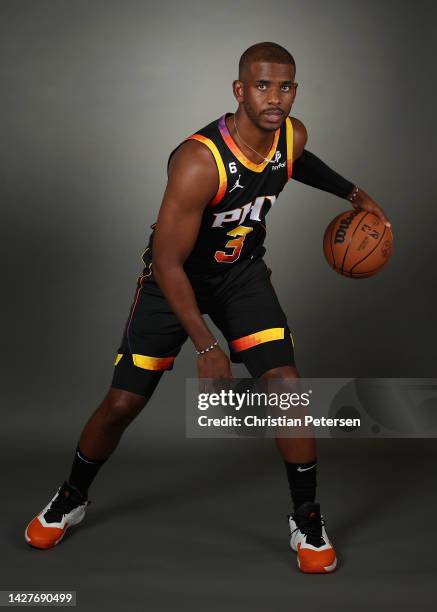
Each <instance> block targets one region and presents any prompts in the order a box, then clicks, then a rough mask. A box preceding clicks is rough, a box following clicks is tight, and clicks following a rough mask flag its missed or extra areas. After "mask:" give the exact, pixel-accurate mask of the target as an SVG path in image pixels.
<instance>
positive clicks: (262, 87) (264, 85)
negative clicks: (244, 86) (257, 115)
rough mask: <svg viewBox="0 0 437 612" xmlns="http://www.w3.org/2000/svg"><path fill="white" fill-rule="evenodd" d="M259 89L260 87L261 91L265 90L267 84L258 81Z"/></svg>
mask: <svg viewBox="0 0 437 612" xmlns="http://www.w3.org/2000/svg"><path fill="white" fill-rule="evenodd" d="M257 87H258V89H260V90H261V91H264V90H266V89H267V85H266V84H265V83H258V84H257Z"/></svg>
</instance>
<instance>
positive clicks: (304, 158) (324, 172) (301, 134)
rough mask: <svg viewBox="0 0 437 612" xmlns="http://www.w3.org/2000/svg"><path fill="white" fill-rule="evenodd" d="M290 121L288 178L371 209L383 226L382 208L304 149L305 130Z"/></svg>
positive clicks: (386, 219) (295, 120)
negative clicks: (290, 137)
mask: <svg viewBox="0 0 437 612" xmlns="http://www.w3.org/2000/svg"><path fill="white" fill-rule="evenodd" d="M292 123H293V174H292V178H294V179H295V180H296V181H299V182H301V183H305V185H310V186H311V187H316V188H317V189H322V190H323V191H327V192H329V193H332V194H334V195H336V196H338V197H340V198H345V199H347V200H349V202H351V203H352V205H353V207H354V208H356V209H360V210H365V211H367V212H371V213H373V214H374V215H376V216H377V217H379V218H380V219H381V221H382V222H383V223H384V225H386V226H387V227H391V223H390V221H389V220H388V218H387V217H386V215H385V213H384V211H383V210H382V208H381V207H380V206H378V204H377V203H376V202H375V201H374V200H372V198H371V197H370V196H369V195H368V194H367V193H366V192H365V191H364V190H363V189H360V188H359V187H357V186H355V185H354V184H353V183H351V182H350V181H347V180H346V179H345V178H343V177H342V176H340V174H337V172H335V171H334V170H332V169H331V168H330V167H329V166H327V165H326V164H325V163H324V162H323V161H322V160H321V159H319V158H318V157H316V156H315V155H314V154H313V153H311V152H310V151H307V150H306V149H305V145H306V143H307V140H308V133H307V131H306V128H305V126H304V124H303V123H302V122H301V121H299V119H295V118H294V117H293V118H292Z"/></svg>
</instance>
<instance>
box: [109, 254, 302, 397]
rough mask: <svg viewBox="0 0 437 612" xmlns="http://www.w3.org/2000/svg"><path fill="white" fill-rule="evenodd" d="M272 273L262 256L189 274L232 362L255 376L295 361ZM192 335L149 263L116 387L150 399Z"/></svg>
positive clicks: (122, 348) (125, 334)
mask: <svg viewBox="0 0 437 612" xmlns="http://www.w3.org/2000/svg"><path fill="white" fill-rule="evenodd" d="M270 274H271V271H270V270H269V268H268V267H267V266H266V264H265V262H264V260H263V259H262V257H259V258H257V259H254V260H250V259H248V260H243V261H241V262H237V263H236V264H233V266H232V268H231V269H230V270H227V271H225V272H223V273H219V274H214V275H209V276H207V275H202V276H198V277H195V276H194V275H189V279H190V281H191V284H192V286H193V290H194V293H195V296H196V300H197V303H198V306H199V309H200V311H201V313H202V314H208V315H209V317H210V318H211V320H212V321H213V323H214V324H215V325H216V326H217V327H218V328H219V329H220V330H221V332H222V333H223V335H224V337H225V338H226V340H227V342H228V347H229V354H230V359H231V361H232V362H234V363H244V365H245V366H246V368H247V369H248V371H249V373H250V376H252V377H254V378H258V377H260V376H261V375H262V374H263V373H264V372H266V371H267V370H270V369H272V368H276V367H279V366H294V365H295V362H294V343H293V338H292V335H291V332H290V329H289V327H288V324H287V318H286V316H285V314H284V312H283V310H282V308H281V306H280V304H279V301H278V298H277V296H276V293H275V290H274V288H273V286H272V283H271V281H270ZM187 337H188V336H187V333H186V331H185V329H184V328H183V327H182V325H181V323H180V322H179V320H178V319H177V318H176V315H175V314H174V313H173V311H172V309H171V307H170V305H169V304H168V302H167V300H166V298H165V297H164V295H163V293H162V292H161V289H160V288H159V287H158V285H157V284H156V282H155V280H154V278H153V263H149V264H148V265H147V266H146V267H145V268H144V270H143V272H142V274H141V276H140V277H139V278H138V281H137V287H136V291H135V295H134V300H133V303H132V306H131V308H130V313H129V317H128V319H127V321H126V325H125V328H124V332H123V337H122V341H121V344H120V346H119V348H118V350H117V356H116V359H115V364H114V365H115V368H114V375H113V379H112V383H111V386H112V387H115V388H118V389H124V390H126V391H131V392H133V393H138V394H140V395H144V396H146V397H149V396H150V395H151V394H152V393H153V390H154V389H155V387H156V385H157V384H158V382H159V379H160V378H161V376H162V374H163V373H164V372H165V370H171V369H173V365H174V362H175V359H176V357H177V355H178V353H179V351H180V350H181V348H182V345H183V344H184V342H185V341H186V340H187ZM194 350H195V349H194V346H193V355H195V352H194ZM193 361H194V360H193ZM196 374H197V373H196Z"/></svg>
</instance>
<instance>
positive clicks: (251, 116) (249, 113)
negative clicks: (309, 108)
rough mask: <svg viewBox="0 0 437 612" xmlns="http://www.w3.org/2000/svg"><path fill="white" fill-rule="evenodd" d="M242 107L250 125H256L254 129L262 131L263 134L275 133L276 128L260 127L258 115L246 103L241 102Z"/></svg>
mask: <svg viewBox="0 0 437 612" xmlns="http://www.w3.org/2000/svg"><path fill="white" fill-rule="evenodd" d="M243 106H244V110H245V111H246V115H247V116H248V117H249V119H250V120H251V121H252V123H253V124H254V125H256V127H257V128H258V129H259V130H263V131H264V132H276V130H277V127H273V126H272V127H270V126H265V125H260V123H259V115H258V114H257V113H256V112H255V110H254V108H253V107H252V106H251V105H250V104H249V103H248V102H243ZM284 119H285V115H284Z"/></svg>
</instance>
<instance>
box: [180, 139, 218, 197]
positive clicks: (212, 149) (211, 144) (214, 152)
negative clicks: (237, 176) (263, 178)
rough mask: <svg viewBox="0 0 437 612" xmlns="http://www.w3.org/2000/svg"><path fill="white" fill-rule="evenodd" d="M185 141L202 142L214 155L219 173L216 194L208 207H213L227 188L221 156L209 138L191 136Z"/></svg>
mask: <svg viewBox="0 0 437 612" xmlns="http://www.w3.org/2000/svg"><path fill="white" fill-rule="evenodd" d="M185 140H198V141H199V142H203V144H204V145H206V146H207V147H208V149H209V150H210V151H211V153H212V154H213V155H214V159H215V163H216V164H217V169H218V173H219V186H218V189H217V193H216V194H215V196H214V198H213V199H212V200H211V202H210V205H211V206H215V205H216V204H218V203H219V202H221V200H223V196H224V195H225V193H226V187H227V186H228V179H227V177H226V170H225V165H224V163H223V160H222V156H221V155H220V152H219V150H218V149H217V147H216V145H215V144H214V143H213V141H212V140H211V139H210V138H206V136H202V135H201V134H193V135H192V136H188V138H186V139H185Z"/></svg>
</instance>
